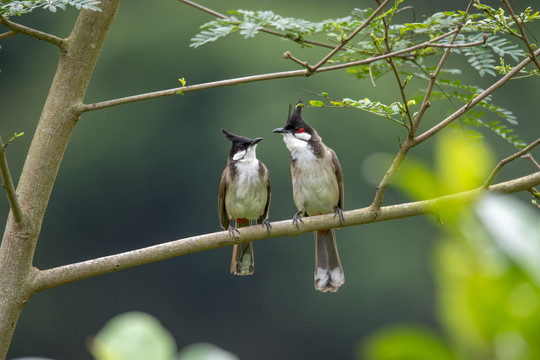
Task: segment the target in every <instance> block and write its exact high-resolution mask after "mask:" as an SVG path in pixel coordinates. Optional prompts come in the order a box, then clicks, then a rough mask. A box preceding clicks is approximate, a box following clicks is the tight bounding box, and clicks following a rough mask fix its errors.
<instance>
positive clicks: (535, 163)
mask: <svg viewBox="0 0 540 360" xmlns="http://www.w3.org/2000/svg"><path fill="white" fill-rule="evenodd" d="M522 158H524V159H529V160H531V162H532V163H533V164H534V166H536V168H537V169H538V170H540V164H538V162H537V161H536V160H534V158H533V156H532V155H531V154H525V155H523V156H522Z"/></svg>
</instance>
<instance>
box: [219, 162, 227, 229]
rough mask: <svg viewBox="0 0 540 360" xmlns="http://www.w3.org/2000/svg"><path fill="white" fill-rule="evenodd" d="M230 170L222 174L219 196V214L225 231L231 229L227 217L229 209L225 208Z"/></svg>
mask: <svg viewBox="0 0 540 360" xmlns="http://www.w3.org/2000/svg"><path fill="white" fill-rule="evenodd" d="M227 170H228V168H225V170H223V174H221V183H220V184H219V194H218V214H219V223H220V224H221V227H222V228H223V229H225V230H227V229H228V228H229V224H230V219H229V215H227V209H226V208H225V194H226V193H227V183H228V181H227V180H228V179H227V177H228V173H227Z"/></svg>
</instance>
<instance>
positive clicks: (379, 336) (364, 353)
mask: <svg viewBox="0 0 540 360" xmlns="http://www.w3.org/2000/svg"><path fill="white" fill-rule="evenodd" d="M358 355H359V356H357V358H358V359H369V360H455V359H457V357H456V356H455V355H454V354H452V351H451V350H450V349H449V348H448V345H446V344H445V343H444V342H443V341H442V340H441V338H440V336H439V335H437V334H436V333H434V332H433V331H432V330H430V329H428V328H424V327H420V326H417V325H393V326H390V327H387V328H385V329H383V330H380V331H378V332H377V333H375V335H371V336H369V337H368V338H367V339H366V340H364V342H363V343H362V345H361V348H360V351H359V352H358Z"/></svg>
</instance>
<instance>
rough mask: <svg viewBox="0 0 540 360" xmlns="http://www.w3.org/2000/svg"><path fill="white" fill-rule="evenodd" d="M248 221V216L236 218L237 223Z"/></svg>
mask: <svg viewBox="0 0 540 360" xmlns="http://www.w3.org/2000/svg"><path fill="white" fill-rule="evenodd" d="M246 221H248V220H247V219H246V218H238V219H236V223H237V224H244V223H245V222H246Z"/></svg>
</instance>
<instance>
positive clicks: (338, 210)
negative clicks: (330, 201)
mask: <svg viewBox="0 0 540 360" xmlns="http://www.w3.org/2000/svg"><path fill="white" fill-rule="evenodd" d="M336 216H339V225H340V226H341V225H342V224H343V220H344V219H345V218H344V217H343V210H341V209H340V208H339V206H336V212H335V213H334V219H335V218H336Z"/></svg>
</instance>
